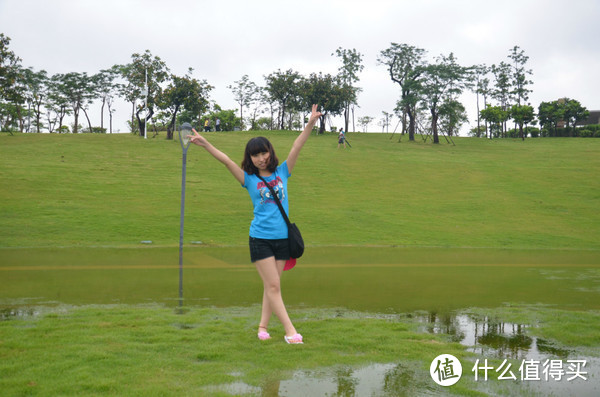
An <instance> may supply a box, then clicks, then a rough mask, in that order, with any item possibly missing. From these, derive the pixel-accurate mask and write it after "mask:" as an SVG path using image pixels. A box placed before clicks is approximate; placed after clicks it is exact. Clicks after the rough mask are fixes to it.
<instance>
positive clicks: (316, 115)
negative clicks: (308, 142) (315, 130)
mask: <svg viewBox="0 0 600 397" xmlns="http://www.w3.org/2000/svg"><path fill="white" fill-rule="evenodd" d="M318 109H319V105H312V112H311V114H310V121H313V120H314V121H315V122H316V121H317V120H319V117H321V116H322V115H323V114H322V113H321V112H319V110H318Z"/></svg>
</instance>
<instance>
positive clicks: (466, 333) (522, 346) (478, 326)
mask: <svg viewBox="0 0 600 397" xmlns="http://www.w3.org/2000/svg"><path fill="white" fill-rule="evenodd" d="M416 319H417V321H419V322H420V323H422V324H423V326H422V328H423V330H424V331H425V332H429V333H432V334H444V335H449V336H450V337H451V339H452V340H453V341H454V342H459V343H461V344H462V345H464V346H466V347H467V350H468V351H471V352H473V353H476V354H478V355H480V356H482V357H486V358H498V359H505V358H507V359H514V360H523V359H529V360H541V359H548V358H557V357H558V358H566V357H567V356H569V354H570V353H572V352H571V351H569V350H567V349H562V348H558V347H555V346H553V345H552V343H551V342H549V341H547V340H544V339H541V338H536V337H534V336H530V335H528V334H527V332H526V330H527V329H528V328H531V325H528V324H513V323H509V322H503V321H499V320H497V319H495V318H491V317H483V318H479V317H476V316H473V315H469V314H457V315H454V314H443V315H438V314H436V313H429V314H427V315H418V316H417V317H416Z"/></svg>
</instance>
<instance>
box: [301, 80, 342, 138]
mask: <svg viewBox="0 0 600 397" xmlns="http://www.w3.org/2000/svg"><path fill="white" fill-rule="evenodd" d="M302 87H303V88H302V100H303V107H304V108H305V109H309V108H310V106H311V105H312V104H319V105H320V107H321V114H322V115H321V117H320V120H319V121H320V126H319V134H322V133H323V132H324V131H325V125H326V123H325V121H326V119H327V116H328V115H339V114H341V113H342V112H343V111H344V109H345V106H346V104H347V102H346V99H347V98H346V97H345V95H346V94H347V92H348V91H347V90H346V89H345V87H344V86H343V85H342V84H341V83H340V82H339V80H338V79H337V78H336V77H334V76H332V75H330V74H325V75H323V74H322V73H319V74H316V73H311V75H310V76H309V77H308V78H306V79H304V81H303V84H302Z"/></svg>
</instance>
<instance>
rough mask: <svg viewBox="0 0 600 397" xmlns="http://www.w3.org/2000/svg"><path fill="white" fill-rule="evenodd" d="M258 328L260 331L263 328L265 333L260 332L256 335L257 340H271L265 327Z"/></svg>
mask: <svg viewBox="0 0 600 397" xmlns="http://www.w3.org/2000/svg"><path fill="white" fill-rule="evenodd" d="M258 328H259V329H260V328H263V329H265V331H260V332H259V333H258V339H260V340H268V339H271V335H269V333H268V332H267V331H266V329H267V327H261V326H259V327H258Z"/></svg>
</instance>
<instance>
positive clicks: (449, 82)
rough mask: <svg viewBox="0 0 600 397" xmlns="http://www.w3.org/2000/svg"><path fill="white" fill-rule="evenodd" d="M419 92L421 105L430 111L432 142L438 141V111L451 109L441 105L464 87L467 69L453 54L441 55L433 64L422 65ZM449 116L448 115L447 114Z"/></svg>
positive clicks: (458, 93)
mask: <svg viewBox="0 0 600 397" xmlns="http://www.w3.org/2000/svg"><path fill="white" fill-rule="evenodd" d="M423 69H424V73H423V76H422V80H421V87H420V92H421V95H422V98H423V106H424V108H426V109H427V110H429V112H430V116H431V131H432V133H433V143H439V142H440V139H439V135H438V119H439V117H440V112H443V111H444V110H450V109H453V108H451V107H442V106H441V105H442V104H443V103H444V102H446V101H456V98H457V97H458V96H459V95H460V94H461V93H462V91H463V90H464V88H465V80H466V79H465V77H466V74H467V69H466V68H464V67H462V66H460V65H459V64H458V63H456V58H455V57H454V54H452V53H450V55H448V56H444V55H441V56H439V57H438V58H437V59H436V63H435V64H429V65H427V66H424V67H423ZM449 116H450V115H449Z"/></svg>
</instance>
